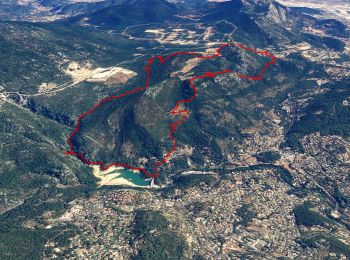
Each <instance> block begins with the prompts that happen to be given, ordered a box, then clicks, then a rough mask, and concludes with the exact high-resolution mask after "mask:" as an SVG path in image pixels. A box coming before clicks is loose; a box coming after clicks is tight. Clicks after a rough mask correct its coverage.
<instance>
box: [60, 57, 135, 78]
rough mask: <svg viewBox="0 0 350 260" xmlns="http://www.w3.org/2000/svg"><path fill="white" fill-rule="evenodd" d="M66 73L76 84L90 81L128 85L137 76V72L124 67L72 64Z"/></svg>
mask: <svg viewBox="0 0 350 260" xmlns="http://www.w3.org/2000/svg"><path fill="white" fill-rule="evenodd" d="M65 73H66V74H67V75H69V76H71V77H72V79H73V81H74V82H81V81H88V82H95V83H104V84H115V83H122V84H123V83H126V82H127V81H128V80H129V79H131V78H133V77H135V76H136V75H137V73H136V72H134V71H132V70H128V69H124V68H122V67H109V68H93V67H92V65H91V63H86V64H84V65H81V64H79V63H78V62H75V61H73V62H70V63H69V64H68V67H67V69H66V70H65Z"/></svg>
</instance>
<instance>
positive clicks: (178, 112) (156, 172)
mask: <svg viewBox="0 0 350 260" xmlns="http://www.w3.org/2000/svg"><path fill="white" fill-rule="evenodd" d="M228 46H236V47H239V48H241V49H244V50H246V51H250V52H253V53H255V54H257V55H261V56H265V57H269V58H271V61H269V62H266V63H265V66H264V67H263V68H262V69H261V70H260V73H259V75H257V76H249V75H244V74H241V73H238V72H234V71H232V70H229V69H227V70H222V71H216V72H205V73H204V74H202V75H200V76H195V77H192V78H191V79H190V80H189V83H190V87H191V89H192V90H193V95H192V96H191V97H190V98H188V99H183V100H180V101H178V102H177V103H176V105H175V107H174V108H173V109H172V110H171V111H170V112H169V113H170V114H172V115H181V118H180V120H178V121H177V122H174V123H171V124H170V132H169V138H170V139H171V140H172V142H173V147H172V148H171V150H170V151H169V152H167V153H166V154H165V155H164V157H163V158H162V160H161V161H158V162H155V163H154V173H153V174H152V173H148V172H147V170H146V169H145V168H140V167H133V166H130V165H128V164H124V163H110V164H106V163H104V162H98V161H89V160H88V159H87V158H86V157H85V156H84V154H82V153H77V152H75V151H74V150H73V143H72V139H73V137H74V136H75V135H76V134H77V133H78V132H79V129H80V125H81V120H82V119H83V118H84V117H85V116H87V115H89V114H91V113H93V112H94V111H95V110H96V109H97V108H99V107H100V106H101V105H102V104H103V103H105V102H108V101H111V100H114V99H119V98H122V97H125V96H127V95H131V94H134V93H137V92H140V91H143V90H146V89H148V87H149V81H150V79H151V66H152V64H153V62H154V60H159V61H160V63H161V64H162V63H165V62H167V61H168V60H169V59H171V58H172V57H175V56H180V55H193V56H195V57H196V58H199V59H202V60H206V59H213V58H216V57H219V56H221V51H222V49H224V48H225V47H228ZM276 61H277V58H276V57H275V56H274V55H272V54H271V53H269V52H268V51H257V50H255V49H252V48H249V47H247V46H245V45H243V44H241V43H225V44H222V45H221V46H220V47H219V48H217V49H216V50H215V53H214V54H213V55H209V56H203V55H201V54H198V53H196V52H175V53H172V54H169V55H168V56H166V57H165V58H164V57H163V56H155V57H152V58H149V59H148V64H147V65H146V67H145V70H146V72H147V78H146V81H145V85H144V86H143V87H139V88H135V89H133V90H130V91H126V92H124V93H122V94H120V95H118V96H110V97H107V98H104V99H102V100H101V101H100V102H98V103H97V105H95V106H94V107H93V108H91V109H90V110H88V111H86V112H85V113H83V114H81V115H80V116H79V117H78V119H77V123H76V125H75V127H74V131H73V132H72V133H71V135H70V136H69V138H68V144H69V151H67V152H65V153H64V154H67V155H73V156H75V157H77V158H79V159H80V160H81V161H82V162H83V163H85V164H87V165H98V166H100V168H101V170H107V169H108V168H110V167H112V166H119V167H124V168H127V169H131V170H137V171H140V172H142V173H144V174H145V175H146V176H148V177H150V178H158V176H159V170H158V167H159V166H160V165H162V164H165V163H167V160H168V159H169V157H170V156H171V154H172V153H173V152H174V151H175V149H176V147H177V141H176V139H175V138H174V135H173V134H174V132H176V130H177V128H178V127H179V126H180V125H182V124H183V122H184V121H185V119H186V118H187V117H188V116H189V114H190V113H189V111H188V110H187V109H180V104H184V103H189V102H191V101H192V100H193V99H195V98H196V96H197V93H198V90H197V87H196V85H195V84H194V81H196V80H198V79H204V78H215V77H216V76H218V75H222V74H227V73H234V74H235V75H236V76H238V77H240V78H244V79H250V80H254V81H258V80H262V77H263V75H264V73H265V71H266V70H267V69H268V68H269V66H270V65H273V64H276Z"/></svg>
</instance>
